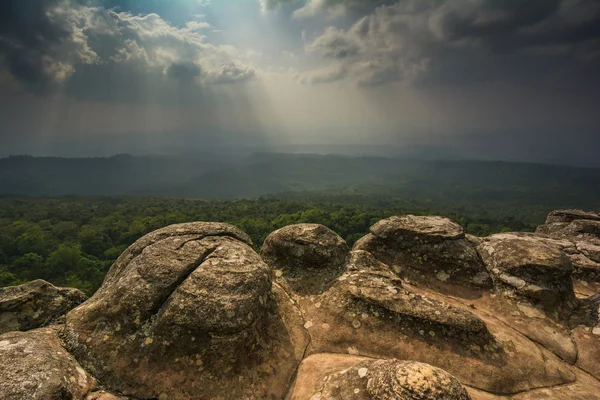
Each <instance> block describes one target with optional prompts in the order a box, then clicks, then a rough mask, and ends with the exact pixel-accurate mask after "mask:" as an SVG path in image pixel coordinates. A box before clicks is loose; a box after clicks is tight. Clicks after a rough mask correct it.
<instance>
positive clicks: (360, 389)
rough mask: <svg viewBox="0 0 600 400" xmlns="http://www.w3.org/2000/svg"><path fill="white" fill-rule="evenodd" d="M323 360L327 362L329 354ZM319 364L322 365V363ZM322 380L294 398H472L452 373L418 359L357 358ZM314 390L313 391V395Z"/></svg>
mask: <svg viewBox="0 0 600 400" xmlns="http://www.w3.org/2000/svg"><path fill="white" fill-rule="evenodd" d="M315 357H318V356H315ZM307 361H308V363H310V362H311V360H307ZM323 361H324V363H327V357H325V360H323ZM319 367H321V368H322V365H319ZM302 373H304V371H303V370H302V369H301V375H300V376H299V380H300V382H302V380H303V379H306V377H305V376H303V375H302ZM318 383H319V384H320V386H317V385H315V386H317V387H313V388H310V387H306V386H304V387H302V386H300V385H299V387H298V388H297V389H296V390H295V392H294V394H292V400H294V399H298V400H300V399H311V400H398V399H400V400H412V399H419V400H442V399H444V400H470V399H471V397H470V396H469V394H468V393H467V391H466V390H465V388H464V387H463V386H462V385H461V384H460V382H459V381H458V380H457V379H456V378H454V377H453V376H452V375H450V374H448V373H447V372H445V371H443V370H441V369H439V368H435V367H432V366H431V365H428V364H423V363H419V362H414V361H398V360H393V359H392V360H362V361H358V362H357V361H355V363H354V365H350V366H347V367H346V368H343V369H341V368H340V369H339V370H337V371H335V372H333V373H330V374H328V375H325V376H324V377H323V379H321V380H320V381H319V382H318ZM311 389H312V390H311ZM301 392H305V393H301ZM310 392H313V393H312V395H311V393H310Z"/></svg>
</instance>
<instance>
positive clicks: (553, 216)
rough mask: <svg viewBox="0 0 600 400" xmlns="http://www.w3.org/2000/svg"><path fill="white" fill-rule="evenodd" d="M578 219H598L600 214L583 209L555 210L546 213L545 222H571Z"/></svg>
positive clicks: (599, 219)
mask: <svg viewBox="0 0 600 400" xmlns="http://www.w3.org/2000/svg"><path fill="white" fill-rule="evenodd" d="M578 219H585V220H591V221H600V214H598V213H596V212H589V211H583V210H555V211H552V212H551V213H550V214H548V218H546V224H553V223H557V222H567V223H568V222H573V221H575V220H578Z"/></svg>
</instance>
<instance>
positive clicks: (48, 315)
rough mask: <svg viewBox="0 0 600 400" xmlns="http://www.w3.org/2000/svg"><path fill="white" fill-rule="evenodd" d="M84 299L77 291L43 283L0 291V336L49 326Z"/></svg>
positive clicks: (35, 282)
mask: <svg viewBox="0 0 600 400" xmlns="http://www.w3.org/2000/svg"><path fill="white" fill-rule="evenodd" d="M86 299H87V296H86V295H85V294H84V293H83V292H82V291H80V290H78V289H73V288H61V287H56V286H54V285H52V284H51V283H48V282H46V281H43V280H35V281H31V282H28V283H25V284H23V285H19V286H11V287H5V288H0V334H2V333H5V332H11V331H27V330H30V329H36V328H40V327H43V326H47V325H50V324H53V323H55V322H56V321H57V320H58V319H59V318H60V317H61V316H62V315H64V314H65V313H67V312H68V311H70V310H72V309H73V308H75V307H77V306H78V305H79V304H81V303H83V302H84V301H85V300H86Z"/></svg>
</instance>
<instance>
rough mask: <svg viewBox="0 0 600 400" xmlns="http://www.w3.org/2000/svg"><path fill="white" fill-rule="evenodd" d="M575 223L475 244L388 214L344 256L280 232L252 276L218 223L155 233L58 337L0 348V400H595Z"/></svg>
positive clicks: (587, 297)
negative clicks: (561, 232) (563, 229)
mask: <svg viewBox="0 0 600 400" xmlns="http://www.w3.org/2000/svg"><path fill="white" fill-rule="evenodd" d="M588 214H589V213H588ZM581 216H582V214H581V213H580V212H570V211H568V212H567V211H562V212H561V213H558V214H556V215H555V216H554V217H556V218H560V219H561V220H560V221H559V222H550V223H551V224H566V225H565V226H572V225H571V224H574V225H573V226H574V228H572V229H571V230H569V231H568V232H575V231H576V230H577V231H578V232H580V233H578V234H577V235H575V236H557V235H554V234H552V235H551V234H545V233H535V234H534V233H503V234H498V235H492V236H490V237H487V238H473V237H468V236H466V235H465V234H464V232H463V231H462V228H460V227H459V226H458V225H456V224H454V223H452V222H451V221H449V220H447V219H444V218H439V217H414V216H406V217H396V218H391V219H388V220H384V221H381V222H380V223H378V224H375V225H374V227H373V228H372V233H371V234H370V235H368V236H367V237H365V238H363V239H362V240H361V241H360V242H359V244H357V246H356V247H357V248H361V247H364V248H365V249H368V251H366V250H355V251H352V252H350V253H347V247H346V246H345V244H344V243H343V240H341V238H339V237H338V236H337V235H335V234H334V233H333V232H331V231H329V230H327V229H326V228H324V227H322V226H319V225H300V226H292V227H289V228H287V229H286V228H284V229H282V230H280V231H277V232H274V233H273V234H272V235H271V236H270V239H269V240H268V242H267V244H266V245H265V247H264V248H263V250H262V251H261V254H262V257H263V259H264V260H266V261H267V262H268V264H269V265H267V263H265V262H264V261H263V259H261V257H259V255H258V254H257V253H256V252H255V251H254V250H253V249H252V243H251V241H250V239H249V238H248V236H247V235H245V234H244V233H243V232H241V231H239V230H238V229H236V228H234V227H232V226H230V225H226V224H218V223H190V224H181V225H174V226H171V227H167V228H164V229H161V230H158V231H156V232H153V233H151V234H149V235H147V236H145V237H143V238H141V239H140V240H139V241H137V242H136V243H135V244H133V245H132V246H131V247H130V248H129V249H127V250H126V251H125V252H124V253H123V254H122V255H121V256H120V257H119V259H118V260H117V261H116V262H115V263H114V265H113V267H112V268H111V270H110V271H109V273H108V275H107V277H106V279H105V282H104V284H103V286H102V287H101V288H100V290H99V291H98V292H97V293H96V294H95V295H94V296H93V297H92V298H91V299H89V300H88V301H86V302H85V303H83V304H81V305H80V306H79V307H77V308H75V309H73V310H72V311H71V312H69V313H68V314H67V315H66V317H65V318H64V321H65V322H64V325H62V326H61V325H58V326H53V327H52V328H44V329H37V330H33V331H28V332H14V333H8V334H5V335H3V336H0V365H1V367H0V377H1V379H0V399H5V398H7V399H9V400H12V399H13V398H14V399H16V398H19V399H21V398H22V399H30V398H31V399H38V398H39V399H47V400H65V399H85V400H116V399H122V400H141V399H158V400H165V399H166V400H171V399H181V400H188V399H189V400H191V399H200V400H202V399H221V400H225V399H232V400H236V399H239V400H248V399H270V400H277V399H281V400H283V399H287V400H289V399H293V400H304V399H306V400H324V399H357V400H379V399H381V400H392V399H394V400H397V399H410V400H413V399H468V398H471V399H473V400H494V399H496V400H498V399H514V400H526V399H529V400H532V399H550V398H551V399H557V400H573V399H584V400H587V399H595V398H597V397H598V396H597V394H598V393H599V392H600V318H599V315H598V314H599V311H600V310H599V308H600V294H593V295H592V294H586V293H587V292H584V291H583V289H582V288H585V289H586V290H587V291H588V292H589V291H592V290H593V288H594V286H593V285H594V282H593V281H592V280H590V279H589V276H587V277H585V279H587V280H580V282H582V283H585V284H586V285H587V286H583V285H582V284H581V285H580V286H579V287H578V289H577V290H574V289H573V284H572V276H573V274H574V273H576V271H577V270H578V269H577V268H578V266H577V265H576V264H575V261H574V260H575V259H576V257H579V256H581V257H586V259H587V260H590V261H591V262H594V261H593V260H592V259H593V258H594V257H595V253H594V251H595V248H594V247H593V246H594V243H595V242H594V240H595V239H594V236H593V235H592V233H593V230H590V229H588V228H586V229H585V232H584V233H581V232H583V231H582V229H580V228H578V227H581V226H583V225H581V224H579V223H578V222H577V221H581V219H577V218H581ZM563 219H565V220H566V221H563ZM561 221H562V222H561ZM590 221H592V222H594V220H590ZM576 222H577V224H575V223H576ZM584 225H585V224H584ZM573 226H572V227H573ZM586 226H588V225H586ZM590 232H592V233H590ZM569 234H570V233H569ZM319 235H322V236H323V237H322V238H320V237H319ZM436 246H437V247H436ZM460 249H463V250H464V253H461V252H460V251H461V250H460ZM427 251H430V253H427ZM424 254H430V255H431V258H430V256H429V255H428V256H427V258H425V257H424ZM461 256H462V257H461ZM589 257H591V258H589ZM344 259H345V261H344ZM384 259H386V260H387V261H388V262H389V263H390V264H391V265H389V264H386V263H384V262H383V260H384ZM315 277H318V279H317V278H315ZM273 278H275V281H274V282H273V281H272V279H273ZM580 279H583V278H580ZM486 281H487V282H486ZM575 282H578V281H577V280H576V281H575ZM577 285H579V284H577V283H576V284H575V286H576V287H577ZM55 332H59V333H60V335H59V336H60V338H61V339H62V340H63V346H65V347H66V348H67V349H68V350H69V351H70V352H71V354H72V356H71V355H69V354H68V353H67V352H65V351H64V350H63V349H62V348H61V343H60V342H59V341H58V339H57V335H56V333H55ZM78 363H79V364H78ZM84 369H85V370H86V371H87V372H85V371H84ZM445 371H446V372H445ZM450 374H451V375H450ZM92 375H93V376H94V377H95V378H97V379H98V382H100V383H101V384H102V387H101V388H98V387H96V384H95V381H94V378H92V377H91V376H92ZM5 377H6V379H5ZM294 377H296V379H295V381H292V380H293V378H294ZM459 382H460V383H459ZM462 385H464V387H463V386H462ZM467 392H468V393H467ZM469 396H470V397H469Z"/></svg>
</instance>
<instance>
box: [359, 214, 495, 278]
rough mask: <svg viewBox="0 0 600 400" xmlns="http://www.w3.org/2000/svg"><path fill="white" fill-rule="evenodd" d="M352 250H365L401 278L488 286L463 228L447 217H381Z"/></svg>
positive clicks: (479, 261) (485, 273)
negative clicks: (388, 266)
mask: <svg viewBox="0 0 600 400" xmlns="http://www.w3.org/2000/svg"><path fill="white" fill-rule="evenodd" d="M353 250H365V251H368V252H370V253H371V254H373V255H374V256H375V257H376V258H377V259H378V260H380V261H381V262H384V263H386V264H388V265H390V266H392V267H393V268H394V270H395V271H396V273H398V274H399V275H400V276H401V277H403V278H406V279H409V280H411V281H415V282H421V283H425V284H427V285H429V286H434V287H436V286H443V285H444V284H455V285H460V286H467V287H473V288H490V287H491V279H490V276H489V275H488V273H487V271H486V269H485V267H484V265H483V263H482V261H481V258H480V257H479V255H478V254H477V251H476V250H475V247H474V246H473V244H472V243H471V241H469V240H468V239H467V238H466V237H465V233H464V231H463V228H462V227H461V226H460V225H458V224H456V223H455V222H453V221H451V220H449V219H447V218H442V217H432V216H426V217H420V216H414V215H405V216H398V217H391V218H388V219H384V220H382V221H379V222H378V223H376V224H375V225H373V226H372V227H371V233H370V234H368V235H367V236H365V237H363V238H361V239H360V240H359V241H357V242H356V244H355V245H354V248H353Z"/></svg>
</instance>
